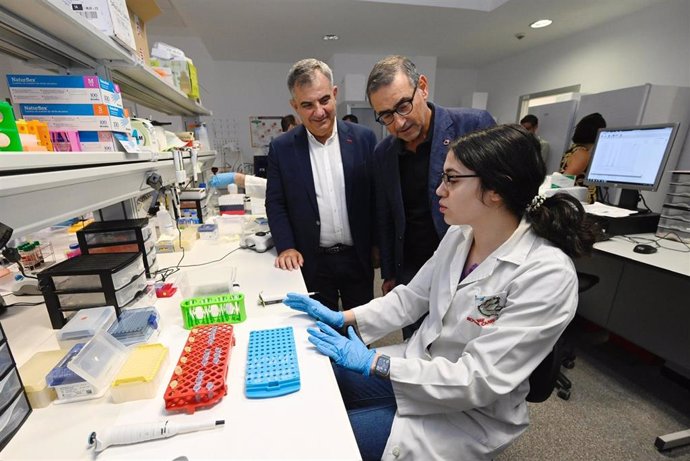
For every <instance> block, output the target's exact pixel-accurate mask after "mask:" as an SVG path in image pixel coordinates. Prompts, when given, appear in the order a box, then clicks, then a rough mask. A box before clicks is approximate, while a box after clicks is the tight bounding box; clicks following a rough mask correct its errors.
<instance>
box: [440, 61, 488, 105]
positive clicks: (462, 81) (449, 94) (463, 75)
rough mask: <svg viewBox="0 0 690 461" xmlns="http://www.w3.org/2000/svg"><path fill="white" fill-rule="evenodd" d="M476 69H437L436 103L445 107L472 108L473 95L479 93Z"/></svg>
mask: <svg viewBox="0 0 690 461" xmlns="http://www.w3.org/2000/svg"><path fill="white" fill-rule="evenodd" d="M478 75H479V72H478V71H477V70H476V69H444V68H441V67H439V68H438V69H436V85H435V87H436V94H435V95H434V101H435V102H436V103H438V104H440V105H442V106H445V107H472V94H473V93H474V92H475V91H477V78H478Z"/></svg>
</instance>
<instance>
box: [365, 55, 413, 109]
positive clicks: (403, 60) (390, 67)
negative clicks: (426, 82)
mask: <svg viewBox="0 0 690 461" xmlns="http://www.w3.org/2000/svg"><path fill="white" fill-rule="evenodd" d="M398 72H402V73H403V74H405V75H406V76H407V79H408V80H409V81H410V85H412V86H415V85H417V83H418V82H419V72H417V66H415V65H414V63H413V62H412V61H410V59H409V58H407V57H405V56H399V55H395V56H386V57H385V58H383V59H382V60H380V61H379V62H377V63H376V64H375V65H374V68H373V69H371V72H370V73H369V78H368V79H367V99H368V100H370V101H371V93H375V92H376V91H378V90H379V88H381V87H384V86H388V85H390V84H391V83H393V80H395V76H396V75H398Z"/></svg>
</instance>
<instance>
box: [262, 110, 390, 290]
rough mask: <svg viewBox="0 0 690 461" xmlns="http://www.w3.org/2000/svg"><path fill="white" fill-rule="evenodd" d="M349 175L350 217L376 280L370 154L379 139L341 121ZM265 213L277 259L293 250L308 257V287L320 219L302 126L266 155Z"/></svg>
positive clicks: (280, 139)
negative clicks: (283, 253)
mask: <svg viewBox="0 0 690 461" xmlns="http://www.w3.org/2000/svg"><path fill="white" fill-rule="evenodd" d="M337 123H338V139H339V142H340V154H341V157H342V161H343V173H344V176H345V197H346V201H347V215H348V221H349V223H350V231H351V233H352V239H353V241H354V246H355V249H356V251H357V256H358V258H359V260H360V262H361V265H362V270H363V271H366V272H368V273H370V274H372V276H373V269H372V264H371V246H372V236H373V234H374V231H373V229H374V218H373V214H374V213H373V212H374V199H373V177H372V155H373V151H374V147H375V146H376V136H375V135H374V132H373V131H371V130H370V129H369V128H366V127H364V126H361V125H356V124H352V123H346V122H343V121H338V122H337ZM267 177H268V183H267V186H266V214H267V215H268V224H269V226H270V228H271V233H272V234H273V241H274V242H275V245H276V250H277V251H278V254H280V253H281V252H282V251H284V250H287V249H290V248H294V249H296V250H297V251H299V252H300V253H301V254H302V257H304V266H303V267H302V276H303V277H304V280H305V282H306V283H307V286H309V284H310V281H312V280H314V277H315V269H316V268H315V264H314V261H315V257H316V254H317V251H318V248H319V235H320V225H321V223H320V218H319V208H318V205H317V202H316V190H315V188H314V176H313V174H312V169H311V162H310V160H309V141H308V139H307V130H306V128H304V126H303V125H300V126H298V127H296V128H294V129H292V130H290V131H288V132H287V133H285V134H283V135H281V136H279V137H278V138H276V139H274V140H273V141H272V142H271V144H270V147H269V151H268V172H267Z"/></svg>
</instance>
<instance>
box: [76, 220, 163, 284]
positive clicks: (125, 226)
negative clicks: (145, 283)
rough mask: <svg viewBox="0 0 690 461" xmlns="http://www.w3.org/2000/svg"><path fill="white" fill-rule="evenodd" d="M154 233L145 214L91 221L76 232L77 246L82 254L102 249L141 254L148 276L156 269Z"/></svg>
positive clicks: (97, 251)
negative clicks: (142, 215)
mask: <svg viewBox="0 0 690 461" xmlns="http://www.w3.org/2000/svg"><path fill="white" fill-rule="evenodd" d="M154 234H155V233H154V232H153V227H152V226H151V225H149V220H148V219H147V218H141V219H122V220H116V221H99V222H94V223H91V224H89V225H88V226H86V227H85V228H83V229H82V230H80V231H78V232H77V240H78V241H79V248H80V249H81V253H82V254H84V255H88V254H103V253H133V252H139V253H141V254H142V255H143V256H144V259H143V262H144V267H145V270H146V276H147V277H153V275H154V273H155V271H156V269H155V267H153V264H151V262H152V261H155V259H156V254H155V251H156V248H155V242H156V240H155V239H156V238H155V235H154Z"/></svg>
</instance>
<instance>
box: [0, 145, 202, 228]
mask: <svg viewBox="0 0 690 461" xmlns="http://www.w3.org/2000/svg"><path fill="white" fill-rule="evenodd" d="M81 154H86V155H87V156H88V155H93V156H97V155H108V154H98V153H83V152H82V153H81ZM4 155H6V153H2V154H0V159H2V158H3V157H4ZM16 155H18V156H19V155H26V154H16ZM29 155H31V154H29ZM52 155H53V156H54V158H55V163H54V166H56V167H58V166H60V165H61V164H60V158H61V157H62V156H63V155H64V154H60V153H57V154H52ZM149 155H151V154H149ZM94 159H95V157H94ZM214 160H215V152H214V151H209V152H204V153H202V154H199V161H200V162H201V163H202V164H203V166H202V171H204V170H206V169H208V168H210V166H211V164H212V163H213V161H214ZM183 163H184V168H185V171H186V172H187V174H191V171H192V165H191V161H190V159H189V154H186V155H185V158H184V162H183ZM21 168H22V165H17V166H15V170H17V169H19V170H18V171H14V172H12V173H13V174H3V173H7V172H0V210H7V212H6V213H4V214H3V223H5V224H7V225H8V226H10V227H11V228H13V229H14V234H13V237H21V236H22V235H26V234H28V233H30V232H34V231H37V230H40V229H43V228H45V227H48V226H51V225H53V224H55V223H58V222H60V221H64V220H66V219H69V218H73V217H74V216H79V215H81V214H84V213H86V212H89V211H92V210H95V209H100V208H104V207H107V206H110V205H113V204H115V203H119V202H122V201H125V200H129V199H133V198H136V197H139V196H140V195H143V194H146V193H148V192H151V191H152V189H151V188H150V187H149V186H148V185H146V176H147V175H148V174H149V173H151V172H154V171H155V172H157V173H158V174H160V175H161V177H162V179H163V184H170V183H172V182H173V181H174V180H175V167H174V164H173V161H172V154H170V153H168V152H163V153H160V154H158V159H157V160H156V161H153V160H151V161H129V160H126V161H123V162H120V163H113V164H105V165H104V164H103V162H97V163H95V164H94V165H88V164H86V165H81V167H72V168H68V169H55V170H47V171H38V172H37V171H36V168H29V167H26V168H24V171H21Z"/></svg>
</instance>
